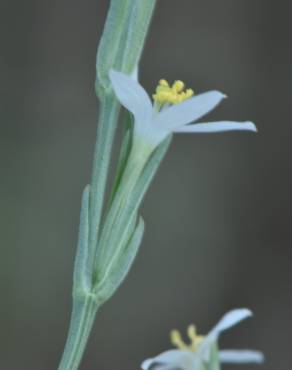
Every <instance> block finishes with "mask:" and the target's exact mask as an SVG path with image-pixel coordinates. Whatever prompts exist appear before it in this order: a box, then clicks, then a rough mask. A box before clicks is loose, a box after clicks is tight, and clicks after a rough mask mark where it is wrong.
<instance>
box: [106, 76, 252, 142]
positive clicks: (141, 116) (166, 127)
mask: <svg viewBox="0 0 292 370" xmlns="http://www.w3.org/2000/svg"><path fill="white" fill-rule="evenodd" d="M110 80H111V83H112V86H113V89H114V91H115V94H116V96H117V98H118V100H119V101H120V103H121V104H122V105H123V106H124V107H125V108H126V109H127V110H129V111H130V112H131V113H132V114H133V115H134V118H135V123H134V143H133V145H135V140H137V141H139V142H140V141H145V142H147V143H148V145H149V147H150V148H152V149H153V148H155V147H156V146H157V145H159V143H161V142H162V141H163V140H164V139H165V138H166V137H167V136H169V135H170V134H172V133H178V132H180V133H214V132H224V131H254V132H255V131H257V129H256V126H255V125H254V123H252V122H250V121H247V122H234V121H219V122H208V123H195V124H192V122H194V121H197V120H198V119H200V118H202V117H203V116H205V115H206V114H207V113H209V112H210V111H211V110H213V109H214V108H215V107H216V106H217V105H218V104H219V103H220V102H221V101H222V100H223V99H224V98H226V95H224V94H223V93H221V92H219V91H216V90H214V91H208V92H205V93H203V94H199V95H196V96H194V97H192V98H189V99H187V100H185V101H183V102H182V103H179V104H176V105H172V106H169V105H167V106H165V107H162V109H161V110H160V111H157V109H156V107H155V105H153V104H152V102H151V100H150V98H149V96H148V94H147V92H146V91H145V90H144V88H143V87H142V86H141V85H140V84H139V82H138V81H136V80H134V79H133V78H132V77H129V76H127V75H125V74H123V73H121V72H117V71H115V70H111V71H110Z"/></svg>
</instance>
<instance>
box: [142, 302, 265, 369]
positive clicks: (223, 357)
mask: <svg viewBox="0 0 292 370" xmlns="http://www.w3.org/2000/svg"><path fill="white" fill-rule="evenodd" d="M250 316H252V313H251V311H250V310H248V309H246V308H241V309H235V310H232V311H230V312H228V313H227V314H225V315H224V316H223V317H222V319H221V320H220V321H219V323H218V324H217V325H216V326H215V327H214V328H213V329H212V330H211V331H210V332H209V334H208V335H207V336H206V337H205V338H204V339H203V341H202V342H201V343H200V344H199V345H198V348H197V350H196V351H195V352H192V351H191V350H186V349H184V350H180V349H175V350H169V351H166V352H163V353H161V354H160V355H158V356H156V357H153V358H150V359H147V360H145V361H144V362H143V363H142V365H141V367H142V370H150V369H155V370H174V369H176V370H177V369H179V370H219V369H220V363H258V364H259V363H262V362H263V360H264V356H263V354H262V353H261V352H259V351H253V350H222V351H218V339H219V336H220V334H221V333H222V332H223V331H225V330H227V329H230V328H231V327H233V326H234V325H236V324H238V323H239V322H241V321H242V320H244V319H246V318H248V317H250Z"/></svg>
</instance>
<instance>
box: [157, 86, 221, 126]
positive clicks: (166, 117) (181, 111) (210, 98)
mask: <svg viewBox="0 0 292 370" xmlns="http://www.w3.org/2000/svg"><path fill="white" fill-rule="evenodd" d="M225 97H226V95H224V94H222V93H221V92H219V91H208V92H206V93H203V94H200V95H197V96H194V97H193V98H190V99H187V100H185V101H184V102H182V103H180V104H176V105H173V106H171V107H169V108H167V109H164V110H163V111H162V112H160V113H159V114H158V115H157V117H156V124H158V125H161V127H163V128H165V129H170V130H172V129H175V128H177V127H180V126H184V125H187V124H188V123H191V122H194V121H195V120H197V119H199V118H201V117H202V116H204V115H205V114H207V113H208V112H210V111H211V110H212V109H214V108H215V107H216V105H218V104H219V103H220V101H221V100H222V99H223V98H225Z"/></svg>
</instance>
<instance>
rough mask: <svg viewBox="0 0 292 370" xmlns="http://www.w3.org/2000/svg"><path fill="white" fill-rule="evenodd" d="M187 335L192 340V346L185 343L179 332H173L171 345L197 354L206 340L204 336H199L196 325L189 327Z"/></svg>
mask: <svg viewBox="0 0 292 370" xmlns="http://www.w3.org/2000/svg"><path fill="white" fill-rule="evenodd" d="M187 334H188V337H189V339H190V344H186V343H185V342H184V340H183V339H182V336H181V334H180V332H179V331H178V330H172V331H171V333H170V340H171V343H172V344H173V345H174V346H175V347H177V348H178V349H183V350H188V351H191V352H196V350H197V348H198V346H199V345H200V343H201V342H202V341H203V340H204V337H203V336H202V335H197V332H196V327H195V326H194V325H190V326H189V327H188V330H187Z"/></svg>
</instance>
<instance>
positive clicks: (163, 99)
mask: <svg viewBox="0 0 292 370" xmlns="http://www.w3.org/2000/svg"><path fill="white" fill-rule="evenodd" d="M193 95H194V91H193V90H192V89H186V90H185V84H184V83H183V82H182V81H179V80H178V81H174V83H173V84H172V86H170V85H169V83H168V82H167V81H166V80H160V81H159V83H158V86H157V87H156V92H155V94H153V95H152V97H153V100H154V101H155V102H157V103H159V104H166V103H170V104H178V103H181V102H183V101H184V100H186V99H188V98H190V97H191V96H193Z"/></svg>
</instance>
